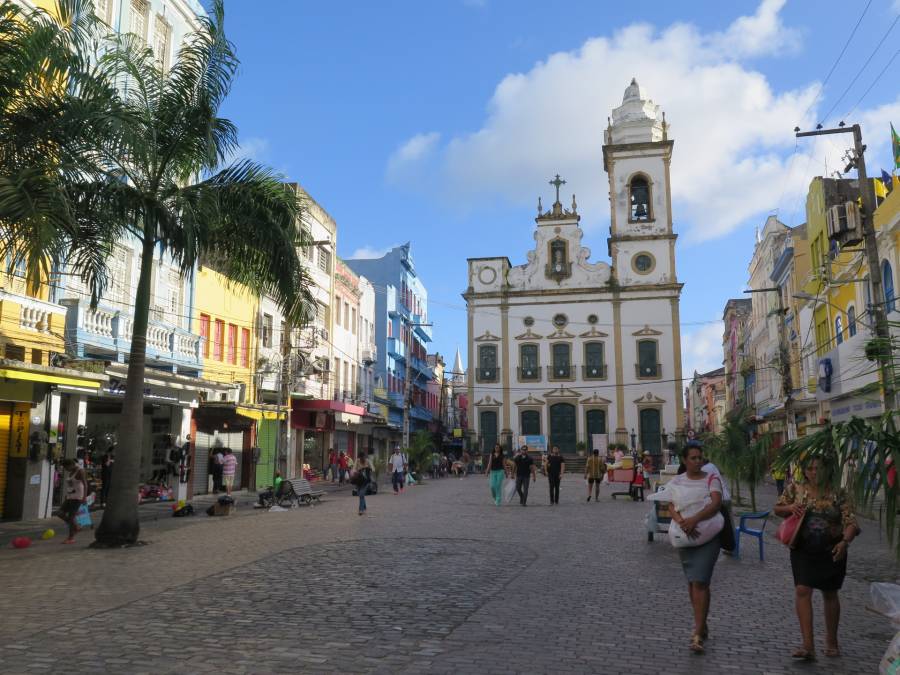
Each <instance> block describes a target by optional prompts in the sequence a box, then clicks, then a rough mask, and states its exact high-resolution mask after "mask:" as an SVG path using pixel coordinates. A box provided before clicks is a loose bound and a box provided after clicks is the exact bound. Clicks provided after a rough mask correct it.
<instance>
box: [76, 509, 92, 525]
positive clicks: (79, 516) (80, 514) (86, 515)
mask: <svg viewBox="0 0 900 675" xmlns="http://www.w3.org/2000/svg"><path fill="white" fill-rule="evenodd" d="M75 524H76V525H77V526H78V527H80V528H81V529H84V528H86V527H93V525H94V524H93V523H92V522H91V512H90V511H88V507H87V504H82V505H81V506H79V507H78V510H77V511H76V512H75Z"/></svg>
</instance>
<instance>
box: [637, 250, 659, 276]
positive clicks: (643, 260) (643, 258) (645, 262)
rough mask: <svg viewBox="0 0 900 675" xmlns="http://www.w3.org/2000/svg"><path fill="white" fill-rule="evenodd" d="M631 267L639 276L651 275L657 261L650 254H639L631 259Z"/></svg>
mask: <svg viewBox="0 0 900 675" xmlns="http://www.w3.org/2000/svg"><path fill="white" fill-rule="evenodd" d="M631 266H632V267H633V268H634V271H635V272H638V273H639V274H649V273H650V272H652V271H653V268H654V267H655V266H656V261H655V260H654V259H653V256H652V255H650V254H649V253H638V254H637V255H636V256H634V258H632V259H631Z"/></svg>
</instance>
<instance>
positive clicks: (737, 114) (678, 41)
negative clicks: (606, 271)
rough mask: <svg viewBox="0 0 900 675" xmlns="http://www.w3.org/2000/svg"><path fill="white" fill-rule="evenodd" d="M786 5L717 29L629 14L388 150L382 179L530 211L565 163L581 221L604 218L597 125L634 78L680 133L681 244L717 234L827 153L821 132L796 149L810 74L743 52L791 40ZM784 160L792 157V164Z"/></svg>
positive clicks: (676, 176) (784, 197) (764, 6)
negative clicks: (457, 115)
mask: <svg viewBox="0 0 900 675" xmlns="http://www.w3.org/2000/svg"><path fill="white" fill-rule="evenodd" d="M783 4H784V2H783V0H764V1H763V2H762V3H761V4H760V5H759V7H758V10H757V11H756V13H755V14H753V15H752V16H746V17H739V18H738V19H736V20H735V21H734V22H733V23H732V24H731V25H729V26H728V27H727V28H726V29H725V30H724V31H719V32H711V33H703V32H701V31H699V30H698V29H697V28H696V27H695V26H692V25H689V24H683V23H678V24H673V25H671V26H669V27H667V28H665V29H664V30H661V31H660V30H657V29H655V28H654V27H652V26H650V25H647V24H632V25H629V26H626V27H625V28H622V29H621V30H618V31H617V32H615V33H614V34H612V35H611V36H609V37H597V38H592V39H589V40H587V41H586V42H585V43H584V44H583V45H581V47H580V48H578V49H577V50H574V51H570V52H558V53H555V54H551V55H550V56H548V57H547V59H546V60H544V61H541V62H539V63H537V64H535V65H534V66H533V67H532V68H531V70H529V71H528V72H525V73H514V74H510V75H507V76H506V77H504V78H503V80H502V81H501V82H500V83H499V84H498V85H497V87H496V89H495V90H494V94H493V96H492V97H491V99H490V101H489V102H488V105H487V112H486V118H485V120H484V122H483V123H482V125H481V128H480V129H478V130H477V131H474V132H472V133H468V134H463V135H458V136H455V137H452V138H450V139H447V140H445V141H444V142H441V141H440V139H439V138H438V136H437V134H436V133H435V132H433V133H431V134H427V135H422V134H419V135H417V136H414V137H413V138H411V139H410V140H409V141H408V142H407V143H406V144H404V145H403V146H402V147H401V148H400V149H399V150H398V151H397V152H395V153H394V155H392V157H391V159H390V160H389V162H388V176H389V177H396V176H399V175H404V176H412V177H414V179H415V180H414V181H409V183H410V184H412V185H413V189H425V190H430V191H432V192H434V193H439V194H443V195H444V196H445V197H446V198H447V200H448V202H451V203H466V204H472V203H473V201H474V200H476V199H478V198H482V199H488V198H490V199H496V197H497V196H498V195H499V196H501V197H502V198H504V199H506V200H508V201H509V202H510V203H513V204H516V205H518V206H521V207H522V208H523V209H525V208H527V209H529V210H530V208H531V204H532V203H533V202H534V201H535V198H536V197H537V195H538V194H539V193H543V194H544V195H545V196H546V195H547V194H549V188H548V186H547V183H546V182H547V180H548V179H549V178H551V177H552V176H553V174H555V173H557V172H559V173H560V174H561V175H562V176H563V178H565V179H566V180H567V181H568V184H567V186H566V187H567V188H568V189H569V190H571V191H573V192H575V193H577V194H578V202H579V205H580V206H581V209H580V210H581V213H582V214H583V218H584V220H583V223H584V225H585V227H587V228H592V227H593V228H596V227H598V226H599V225H601V224H602V225H605V224H606V222H608V221H607V218H608V210H609V204H608V199H607V187H606V186H607V184H608V183H607V179H606V175H605V173H604V171H603V166H602V143H603V130H604V128H605V127H606V119H607V116H608V115H609V114H610V111H611V110H612V108H614V107H617V106H618V105H620V104H621V101H622V93H623V92H624V90H625V87H626V86H627V85H628V82H629V81H630V80H631V78H632V77H633V76H634V77H636V78H637V80H638V82H640V84H641V86H642V88H643V90H644V91H645V95H647V96H649V97H650V98H652V99H653V100H654V101H656V102H657V103H659V104H660V105H661V106H662V108H663V110H665V111H666V118H667V121H668V122H669V124H670V129H671V137H672V138H674V139H675V154H674V158H673V163H672V183H673V185H672V192H673V197H674V199H675V205H674V208H675V212H674V218H675V221H676V224H677V225H678V226H679V229H680V231H681V232H683V233H686V234H687V239H688V241H694V242H697V241H703V240H707V239H711V238H715V237H719V236H723V235H725V234H727V233H728V232H730V231H732V230H734V229H735V228H736V227H738V226H739V225H740V224H741V223H743V222H745V221H746V220H747V219H748V218H751V217H760V216H761V215H764V214H765V213H767V212H769V211H771V210H772V209H776V208H779V207H782V209H784V207H785V205H789V206H790V207H793V205H794V204H795V203H796V200H797V199H798V197H799V196H800V195H801V194H802V193H804V192H805V189H806V186H807V185H808V182H809V177H808V174H804V173H803V172H802V171H801V170H800V169H802V168H803V167H804V166H808V165H809V164H810V163H811V160H810V159H809V157H808V155H810V156H814V157H815V158H816V159H815V161H816V162H817V163H818V162H820V161H823V160H824V156H823V153H820V152H818V151H817V150H816V148H818V143H817V142H815V143H814V142H808V143H802V144H800V145H799V150H800V155H798V156H797V157H795V158H794V159H793V160H790V155H791V151H792V150H793V148H794V146H795V143H796V140H795V138H794V134H793V127H794V126H796V125H799V126H800V127H802V128H809V127H810V126H811V125H812V124H813V123H814V121H815V120H814V119H813V117H814V115H815V111H814V110H813V111H810V113H809V114H808V115H804V113H805V112H806V110H807V109H808V108H809V107H810V104H811V103H812V102H813V99H814V97H815V94H816V91H817V89H818V84H817V83H810V84H809V85H808V86H805V87H801V88H799V89H796V90H790V91H784V92H776V91H774V90H773V89H772V87H771V85H770V84H769V82H768V81H767V79H766V77H765V76H764V75H763V74H761V73H759V72H757V71H755V70H753V69H752V68H750V67H748V66H746V65H745V64H743V63H742V62H741V61H740V59H741V58H744V57H749V56H754V55H759V54H765V53H769V52H770V51H773V50H777V51H784V50H785V48H786V44H785V41H786V40H790V41H791V44H796V42H797V40H796V36H795V34H794V33H793V32H792V31H790V30H789V29H787V28H785V27H784V25H783V24H782V22H781V19H780V17H779V14H778V11H779V10H780V9H781V7H782V5H783ZM790 164H794V165H796V166H794V167H793V170H792V171H791V172H788V167H789V165H790ZM567 196H568V195H567ZM684 222H688V223H690V226H689V227H688V228H685V226H684V224H683V223H684Z"/></svg>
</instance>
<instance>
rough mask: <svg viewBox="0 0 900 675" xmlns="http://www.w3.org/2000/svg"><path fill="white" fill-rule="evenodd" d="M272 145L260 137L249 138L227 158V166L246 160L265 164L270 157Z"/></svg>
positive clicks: (242, 140) (243, 140) (242, 141)
mask: <svg viewBox="0 0 900 675" xmlns="http://www.w3.org/2000/svg"><path fill="white" fill-rule="evenodd" d="M270 148H271V145H270V144H269V140H268V139H267V138H262V137H260V136H248V137H247V138H244V139H241V142H240V145H239V146H238V147H237V148H235V150H234V152H232V153H231V155H230V156H229V157H227V158H226V160H227V161H226V164H228V163H231V162H235V161H240V160H244V159H249V160H253V161H254V162H264V161H265V160H266V158H267V157H268V156H269V150H270Z"/></svg>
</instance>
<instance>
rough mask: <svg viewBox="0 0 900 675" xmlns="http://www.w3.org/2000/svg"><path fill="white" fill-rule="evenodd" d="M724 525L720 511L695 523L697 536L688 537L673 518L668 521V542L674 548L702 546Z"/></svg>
mask: <svg viewBox="0 0 900 675" xmlns="http://www.w3.org/2000/svg"><path fill="white" fill-rule="evenodd" d="M724 526H725V518H724V517H723V516H722V512H721V511H717V512H716V515H714V516H713V517H712V518H707V519H706V520H701V521H700V522H699V523H697V530H696V531H697V536H696V537H689V536H687V535H686V534H685V533H684V530H682V529H681V527H680V526H679V525H678V523H676V522H675V521H674V520H673V521H672V522H671V523H669V543H670V544H672V546H674V547H675V548H687V547H690V546H702V545H703V544H705V543H706V542H708V541H709V540H710V539H712V538H713V537H715V536H716V535H717V534H719V532H721V531H722V528H723V527H724Z"/></svg>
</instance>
